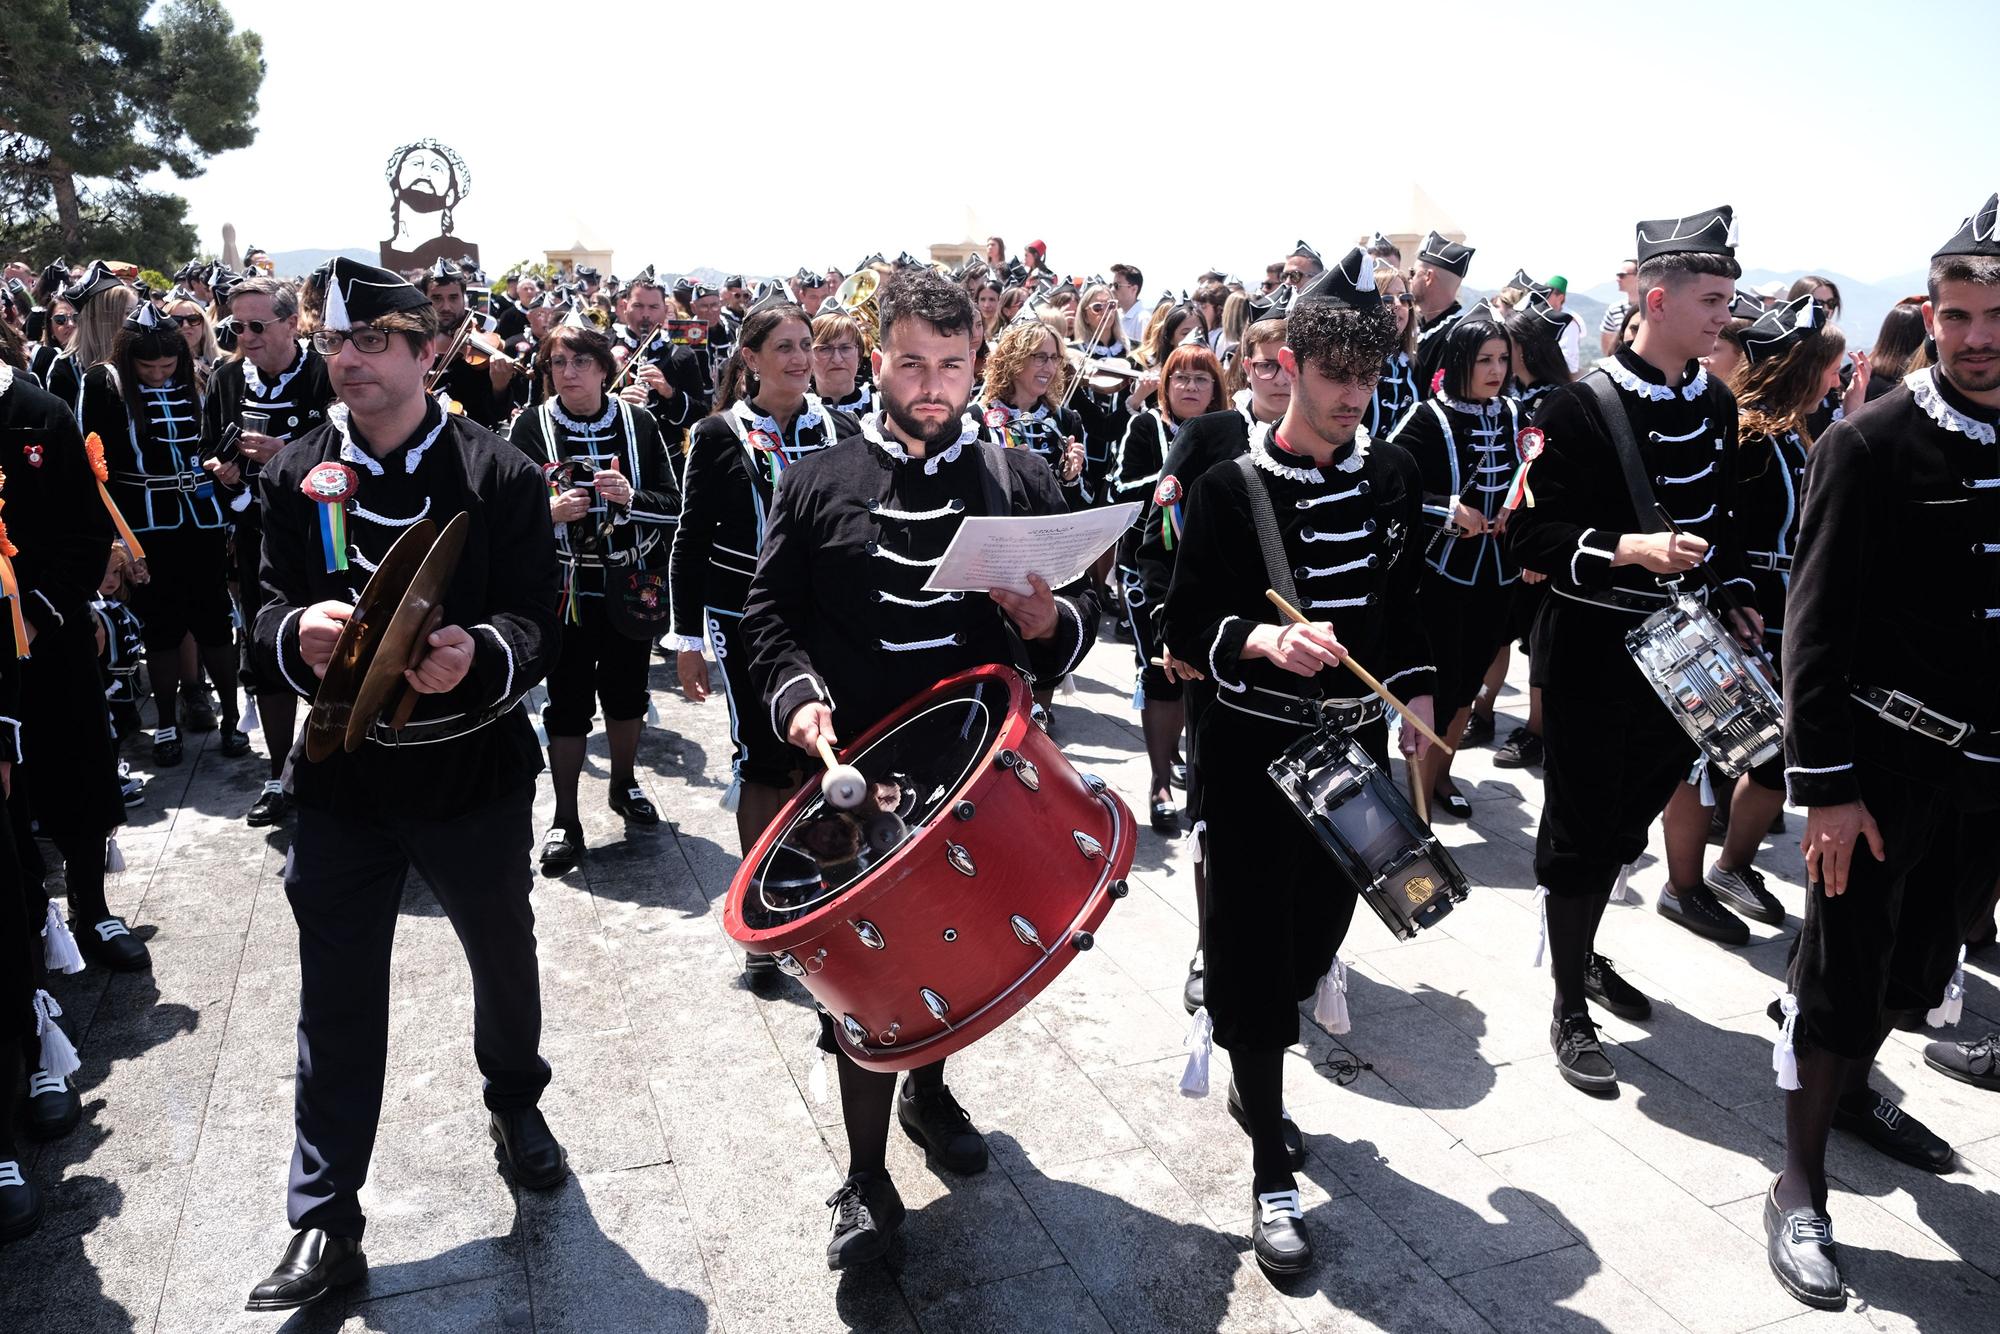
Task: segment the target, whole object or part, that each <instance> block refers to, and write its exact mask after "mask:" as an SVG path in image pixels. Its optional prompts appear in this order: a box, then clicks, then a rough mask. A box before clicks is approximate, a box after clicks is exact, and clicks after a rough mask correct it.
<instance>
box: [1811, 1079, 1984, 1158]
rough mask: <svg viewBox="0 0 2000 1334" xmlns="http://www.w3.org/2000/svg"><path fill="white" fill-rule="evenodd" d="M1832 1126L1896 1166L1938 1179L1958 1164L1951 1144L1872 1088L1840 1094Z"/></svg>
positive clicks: (1834, 1110) (1834, 1107)
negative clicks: (1919, 1169) (1896, 1164)
mask: <svg viewBox="0 0 2000 1334" xmlns="http://www.w3.org/2000/svg"><path fill="white" fill-rule="evenodd" d="M1833 1127H1834V1129H1836V1130H1845V1131H1847V1132H1848V1133H1849V1134H1851V1135H1859V1136H1860V1137H1861V1138H1862V1139H1864V1140H1866V1141H1868V1143H1869V1144H1870V1145H1872V1146H1873V1147H1875V1148H1877V1149H1880V1150H1881V1151H1882V1152H1883V1153H1886V1154H1888V1155H1889V1156H1890V1157H1891V1158H1894V1159H1895V1160H1896V1161H1897V1162H1899V1163H1908V1164H1909V1165H1910V1166H1911V1167H1917V1168H1921V1169H1923V1170H1924V1171H1926V1172H1936V1173H1937V1174H1938V1175H1940V1176H1943V1175H1944V1174H1945V1173H1947V1172H1949V1171H1951V1169H1952V1168H1953V1167H1954V1166H1956V1165H1957V1162H1958V1155H1956V1154H1955V1153H1953V1152H1952V1151H1951V1145H1949V1144H1947V1143H1945V1142H1944V1141H1943V1140H1942V1139H1939V1138H1938V1137H1937V1136H1936V1135H1935V1134H1933V1133H1931V1130H1930V1128H1929V1127H1928V1126H1926V1125H1925V1124H1924V1123H1923V1122H1921V1121H1919V1120H1917V1118H1916V1117H1914V1116H1910V1115H1908V1114H1906V1113H1905V1112H1904V1111H1903V1109H1902V1108H1900V1107H1898V1106H1897V1105H1896V1104H1895V1103H1893V1102H1890V1101H1889V1100H1888V1099H1887V1098H1885V1097H1883V1096H1882V1095H1881V1094H1879V1093H1877V1092H1876V1091H1875V1090H1874V1089H1861V1090H1859V1091H1857V1092H1854V1093H1848V1094H1844V1095H1842V1097H1841V1099H1840V1101H1839V1102H1836V1103H1835V1104H1834V1105H1833Z"/></svg>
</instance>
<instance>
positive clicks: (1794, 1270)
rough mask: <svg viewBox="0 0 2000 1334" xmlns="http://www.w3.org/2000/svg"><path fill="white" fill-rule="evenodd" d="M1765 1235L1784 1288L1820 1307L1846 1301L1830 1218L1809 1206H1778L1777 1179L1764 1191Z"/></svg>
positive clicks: (1829, 1308)
mask: <svg viewBox="0 0 2000 1334" xmlns="http://www.w3.org/2000/svg"><path fill="white" fill-rule="evenodd" d="M1764 1236H1765V1239H1766V1254H1767V1255H1769V1257H1770V1260H1771V1273H1772V1274H1774V1275H1776V1276H1777V1280H1778V1284H1779V1286H1781V1287H1782V1288H1784V1290H1785V1291H1786V1292H1789V1293H1791V1294H1792V1296H1794V1297H1796V1298H1798V1299H1799V1300H1800V1301H1802V1302H1804V1303H1805V1304H1806V1305H1807V1306H1816V1307H1818V1308H1819V1309H1820V1310H1822V1311H1838V1310H1839V1309H1840V1308H1841V1307H1843V1306H1845V1305H1847V1293H1846V1291H1845V1290H1844V1289H1843V1288H1842V1287H1841V1286H1840V1260H1839V1258H1838V1257H1837V1256H1835V1254H1834V1251H1833V1220H1832V1219H1830V1218H1828V1217H1827V1216H1826V1215H1825V1214H1823V1213H1821V1212H1820V1211H1819V1210H1817V1209H1814V1208H1812V1207H1810V1206H1807V1207H1804V1208H1799V1209H1780V1208H1779V1207H1778V1183H1777V1182H1775V1181H1773V1182H1772V1183H1771V1189H1770V1190H1768V1191H1766V1192H1765V1193H1764Z"/></svg>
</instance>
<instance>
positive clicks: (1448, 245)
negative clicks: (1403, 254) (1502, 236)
mask: <svg viewBox="0 0 2000 1334" xmlns="http://www.w3.org/2000/svg"><path fill="white" fill-rule="evenodd" d="M1475 253H1477V252H1475V251H1474V250H1473V248H1472V247H1471V246H1469V245H1460V244H1459V243H1458V242H1456V241H1453V240H1450V239H1448V238H1447V237H1446V236H1445V235H1444V234H1443V233H1442V232H1435V231H1434V232H1431V233H1429V234H1428V235H1426V236H1425V237H1424V244H1423V248H1422V249H1421V250H1419V251H1417V259H1418V261H1419V262H1421V263H1424V264H1429V265H1431V266H1432V267H1433V268H1439V269H1444V270H1446V271H1447V272H1450V273H1455V274H1457V275H1458V276H1459V277H1461V278H1463V277H1464V276H1465V271H1466V270H1467V269H1469V268H1471V267H1472V257H1473V255H1474V254H1475Z"/></svg>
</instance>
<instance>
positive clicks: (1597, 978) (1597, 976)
mask: <svg viewBox="0 0 2000 1334" xmlns="http://www.w3.org/2000/svg"><path fill="white" fill-rule="evenodd" d="M1583 994H1584V995H1586V996H1588V997H1590V998H1591V999H1592V1000H1594V1001H1596V1002H1597V1003H1598V1004H1599V1005H1602V1006H1603V1007H1604V1008H1605V1009H1607V1010H1609V1011H1611V1013H1613V1014H1615V1015H1617V1016H1618V1017H1619V1018H1620V1019H1646V1018H1649V1017H1651V1015H1652V1013H1653V1002H1651V1001H1649V1000H1647V999H1646V997H1645V995H1644V994H1643V993H1642V992H1641V991H1640V990H1639V988H1637V987H1635V986H1633V985H1632V984H1631V983H1630V982H1627V981H1626V980H1625V979H1624V978H1622V977H1620V976H1618V974H1617V973H1616V972H1614V971H1613V970H1612V967H1611V960H1609V959H1607V958H1605V957H1604V956H1603V955H1602V954H1593V955H1591V956H1590V962H1588V963H1586V964H1585V965H1584V966H1583Z"/></svg>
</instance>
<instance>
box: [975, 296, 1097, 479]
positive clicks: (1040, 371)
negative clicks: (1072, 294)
mask: <svg viewBox="0 0 2000 1334" xmlns="http://www.w3.org/2000/svg"><path fill="white" fill-rule="evenodd" d="M1062 388H1063V351H1062V343H1061V341H1060V340H1058V339H1057V338H1056V336H1055V335H1054V334H1053V333H1051V332H1049V330H1048V327H1047V326H1045V325H1044V324H1042V322H1041V321H1040V320H1030V321H1027V322H1024V323H1019V324H1015V325H1013V326H1011V327H1010V328H1008V329H1006V330H1005V331H1003V332H1002V333H1001V335H1000V337H999V339H998V341H997V342H996V343H995V344H994V347H993V355H992V356H991V357H990V358H988V360H987V362H986V380H985V383H984V384H983V385H982V386H981V388H980V392H979V397H978V398H977V399H975V400H974V401H973V404H972V413H973V415H974V416H975V417H977V418H978V419H979V423H980V434H981V435H982V436H983V437H984V438H985V439H988V440H991V441H993V442H994V443H996V444H999V445H1003V446H1005V447H1006V448H1008V449H1025V450H1028V451H1029V452H1030V453H1033V454H1035V455H1036V456H1037V457H1039V458H1040V459H1041V460H1042V461H1043V462H1044V463H1046V464H1048V465H1049V470H1050V471H1051V472H1053V473H1054V474H1055V477H1056V481H1057V482H1058V483H1059V484H1060V485H1061V487H1062V493H1063V502H1064V503H1065V504H1067V505H1068V506H1069V507H1070V508H1071V509H1072V510H1076V509H1082V508H1083V505H1084V500H1083V491H1082V487H1081V482H1082V473H1083V457H1084V455H1083V419H1082V418H1081V417H1079V416H1077V414H1076V412H1075V410H1074V409H1071V408H1066V407H1062V406H1060V403H1061V397H1062Z"/></svg>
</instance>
